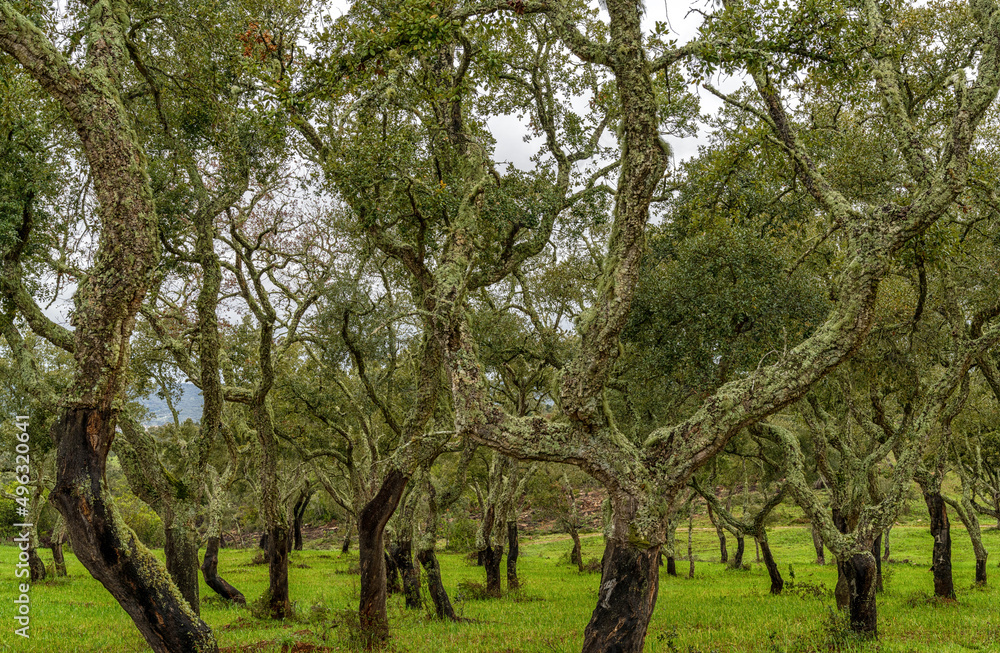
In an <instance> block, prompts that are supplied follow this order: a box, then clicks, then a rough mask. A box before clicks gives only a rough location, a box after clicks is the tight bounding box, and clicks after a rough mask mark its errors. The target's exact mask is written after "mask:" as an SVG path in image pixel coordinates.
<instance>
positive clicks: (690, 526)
mask: <svg viewBox="0 0 1000 653" xmlns="http://www.w3.org/2000/svg"><path fill="white" fill-rule="evenodd" d="M692 531H694V510H692V511H691V512H690V514H688V578H694V548H693V547H692V544H691V535H692Z"/></svg>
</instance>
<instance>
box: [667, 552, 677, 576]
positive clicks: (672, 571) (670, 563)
mask: <svg viewBox="0 0 1000 653" xmlns="http://www.w3.org/2000/svg"><path fill="white" fill-rule="evenodd" d="M676 575H677V560H676V559H674V556H667V576H676Z"/></svg>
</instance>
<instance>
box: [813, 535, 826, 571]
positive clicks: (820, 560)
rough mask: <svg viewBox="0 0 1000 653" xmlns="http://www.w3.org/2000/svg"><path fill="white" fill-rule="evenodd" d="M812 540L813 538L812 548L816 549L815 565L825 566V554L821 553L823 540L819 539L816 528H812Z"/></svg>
mask: <svg viewBox="0 0 1000 653" xmlns="http://www.w3.org/2000/svg"><path fill="white" fill-rule="evenodd" d="M812 538H813V548H814V549H816V564H817V565H825V564H826V554H825V553H824V551H823V538H822V537H820V534H819V531H818V530H817V529H816V526H813V527H812Z"/></svg>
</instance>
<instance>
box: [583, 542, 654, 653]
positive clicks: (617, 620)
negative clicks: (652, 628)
mask: <svg viewBox="0 0 1000 653" xmlns="http://www.w3.org/2000/svg"><path fill="white" fill-rule="evenodd" d="M659 554H660V547H658V546H654V547H650V548H648V549H640V548H638V547H632V546H628V545H624V544H619V543H617V542H615V541H614V540H609V541H608V543H607V545H606V546H605V548H604V564H603V565H602V568H601V586H600V590H599V594H598V600H597V607H596V608H594V613H593V615H592V616H591V618H590V623H589V624H587V628H586V630H585V631H584V635H583V653H606V652H609V651H614V652H616V653H642V647H643V643H644V642H645V640H646V630H647V628H648V627H649V620H650V618H651V617H652V615H653V608H654V607H656V593H657V590H658V587H659V579H660V578H659V566H658V565H657V559H658V558H659Z"/></svg>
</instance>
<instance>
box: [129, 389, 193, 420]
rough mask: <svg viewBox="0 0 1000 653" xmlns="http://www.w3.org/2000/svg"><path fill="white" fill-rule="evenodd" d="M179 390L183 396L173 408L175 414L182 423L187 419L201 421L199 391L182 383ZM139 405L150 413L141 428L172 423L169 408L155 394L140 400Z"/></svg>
mask: <svg viewBox="0 0 1000 653" xmlns="http://www.w3.org/2000/svg"><path fill="white" fill-rule="evenodd" d="M181 390H182V391H183V393H184V394H183V395H182V396H181V399H180V401H178V402H177V405H176V406H175V408H176V409H177V414H178V416H179V417H180V420H181V422H182V423H183V422H184V420H186V419H188V418H190V419H192V420H194V421H196V422H197V421H198V420H200V419H201V404H202V399H201V390H199V389H198V388H197V387H195V385H194V384H193V383H182V384H181ZM139 403H141V404H142V405H143V406H145V407H146V410H148V411H149V412H150V413H152V415H151V416H150V417H149V419H147V420H146V421H145V422H143V426H161V425H163V424H170V423H171V422H173V420H174V418H173V416H172V415H171V414H170V408H168V407H167V402H165V401H164V400H162V399H160V398H159V397H157V396H156V395H155V394H151V395H150V396H148V397H146V398H145V399H140V400H139Z"/></svg>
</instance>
